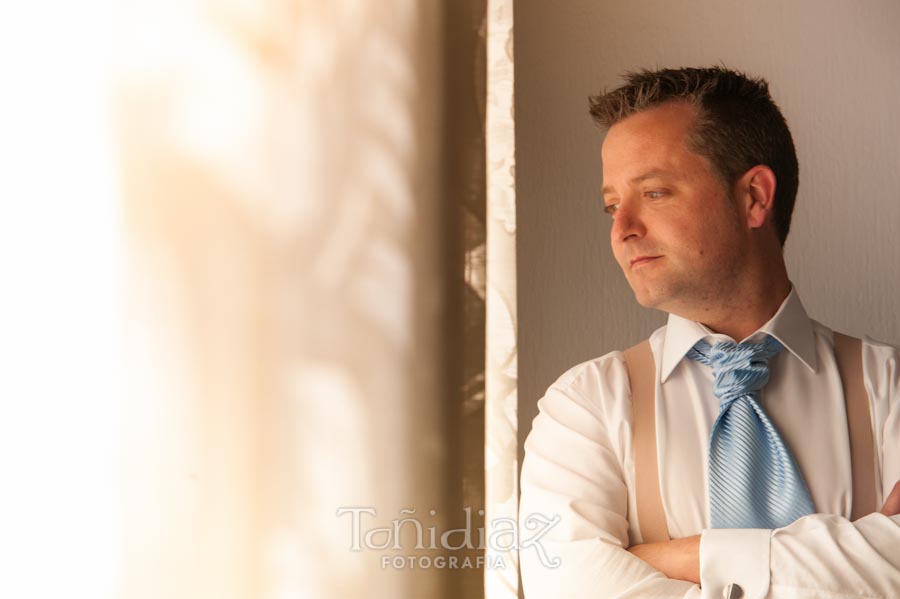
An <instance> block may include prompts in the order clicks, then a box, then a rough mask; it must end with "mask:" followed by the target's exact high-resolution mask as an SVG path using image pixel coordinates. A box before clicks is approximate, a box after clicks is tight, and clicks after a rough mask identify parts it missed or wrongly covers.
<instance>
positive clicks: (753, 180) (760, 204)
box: [737, 164, 776, 229]
mask: <svg viewBox="0 0 900 599" xmlns="http://www.w3.org/2000/svg"><path fill="white" fill-rule="evenodd" d="M775 184H776V181H775V173H773V172H772V169H770V168H769V167H767V166H765V165H763V164H760V165H757V166H754V167H753V168H751V169H750V170H748V171H747V172H746V173H744V174H743V176H741V178H740V179H739V180H738V185H737V192H738V197H739V198H741V199H742V200H743V201H742V206H743V208H744V216H745V217H746V219H747V226H748V227H750V228H751V229H758V228H760V227H762V226H763V225H764V224H765V223H766V220H767V218H768V217H769V214H770V213H771V212H772V205H773V202H774V201H775Z"/></svg>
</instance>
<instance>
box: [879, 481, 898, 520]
mask: <svg viewBox="0 0 900 599" xmlns="http://www.w3.org/2000/svg"><path fill="white" fill-rule="evenodd" d="M881 513H882V514H884V515H885V516H896V515H897V514H900V480H898V481H897V482H896V483H895V484H894V488H893V489H892V490H891V494H890V495H888V497H887V499H885V501H884V507H882V508H881Z"/></svg>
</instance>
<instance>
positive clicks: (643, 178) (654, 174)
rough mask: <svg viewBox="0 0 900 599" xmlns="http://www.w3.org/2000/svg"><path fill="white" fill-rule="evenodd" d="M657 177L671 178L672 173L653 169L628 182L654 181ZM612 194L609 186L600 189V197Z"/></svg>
mask: <svg viewBox="0 0 900 599" xmlns="http://www.w3.org/2000/svg"><path fill="white" fill-rule="evenodd" d="M657 177H672V173H670V172H669V171H664V170H662V169H658V168H655V169H652V170H649V171H647V172H646V173H644V174H642V175H638V176H637V177H635V178H634V179H632V180H631V181H629V183H631V184H634V183H640V182H641V181H646V180H647V179H655V178H657ZM612 192H613V188H612V187H610V186H609V185H604V186H603V187H602V188H600V195H602V196H605V195H606V194H608V193H612Z"/></svg>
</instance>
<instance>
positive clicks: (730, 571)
mask: <svg viewBox="0 0 900 599" xmlns="http://www.w3.org/2000/svg"><path fill="white" fill-rule="evenodd" d="M771 538H772V531H771V530H768V529H762V528H711V529H706V530H704V531H703V535H702V536H701V537H700V587H701V588H702V589H703V599H721V598H722V597H723V596H724V593H725V591H726V589H727V588H728V585H736V586H740V587H741V590H742V591H743V594H740V593H738V594H733V595H732V596H738V597H741V599H763V598H764V597H765V596H766V595H767V594H768V592H769V552H770V547H771Z"/></svg>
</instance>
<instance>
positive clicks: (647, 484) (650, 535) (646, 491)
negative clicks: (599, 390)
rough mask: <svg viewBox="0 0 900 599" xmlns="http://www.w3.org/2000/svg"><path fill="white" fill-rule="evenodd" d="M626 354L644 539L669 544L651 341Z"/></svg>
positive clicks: (637, 499) (639, 509) (635, 469)
mask: <svg viewBox="0 0 900 599" xmlns="http://www.w3.org/2000/svg"><path fill="white" fill-rule="evenodd" d="M624 354H625V366H626V368H627V369H628V381H629V383H630V384H631V405H632V410H633V418H632V420H633V422H632V425H633V429H632V430H633V432H634V435H633V436H634V439H633V442H634V486H635V502H636V504H637V514H638V523H639V524H640V528H641V537H642V538H643V542H644V543H656V542H659V541H668V540H669V529H668V526H667V525H666V512H665V510H664V509H663V504H662V493H661V491H660V489H659V463H658V460H657V457H656V385H655V381H656V364H655V363H654V361H653V352H652V351H651V350H650V341H649V340H647V341H643V342H641V343H638V344H637V345H635V346H634V347H632V348H629V349H626V350H625V352H624Z"/></svg>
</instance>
